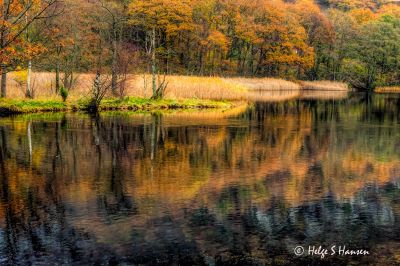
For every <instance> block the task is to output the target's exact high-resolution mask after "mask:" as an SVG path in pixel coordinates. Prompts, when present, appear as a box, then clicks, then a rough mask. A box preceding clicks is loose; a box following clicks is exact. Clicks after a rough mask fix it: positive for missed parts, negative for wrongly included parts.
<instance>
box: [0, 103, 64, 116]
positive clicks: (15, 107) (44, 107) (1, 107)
mask: <svg viewBox="0 0 400 266" xmlns="http://www.w3.org/2000/svg"><path fill="white" fill-rule="evenodd" d="M67 109H68V107H67V105H66V104H65V103H63V102H62V101H57V100H18V99H0V114H7V113H34V112H49V111H65V110H67Z"/></svg>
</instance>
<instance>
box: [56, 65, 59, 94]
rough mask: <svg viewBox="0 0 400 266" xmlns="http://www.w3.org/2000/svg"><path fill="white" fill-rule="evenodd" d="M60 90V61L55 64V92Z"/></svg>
mask: <svg viewBox="0 0 400 266" xmlns="http://www.w3.org/2000/svg"><path fill="white" fill-rule="evenodd" d="M59 92H60V63H58V62H57V64H56V93H57V94H58V93H59Z"/></svg>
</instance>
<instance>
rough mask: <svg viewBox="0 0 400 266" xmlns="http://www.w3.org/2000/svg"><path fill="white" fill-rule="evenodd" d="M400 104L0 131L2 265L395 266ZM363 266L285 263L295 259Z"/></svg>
mask: <svg viewBox="0 0 400 266" xmlns="http://www.w3.org/2000/svg"><path fill="white" fill-rule="evenodd" d="M399 122H400V98H398V97H395V96H379V97H378V96H373V97H364V96H362V95H353V96H351V97H349V98H347V99H339V100H327V99H325V100H313V99H302V100H290V101H286V102H281V103H258V104H256V105H255V106H254V107H251V108H247V107H242V108H237V109H235V110H230V111H226V112H221V111H219V112H217V111H207V112H190V113H174V114H163V115H148V114H132V113H131V114H129V113H124V114H116V113H104V114H102V115H100V116H99V117H90V116H88V115H85V114H45V115H28V116H16V117H7V118H1V119H0V188H1V189H0V264H2V265H3V264H53V265H54V264H82V265H83V264H95V263H98V264H103V265H107V264H109V265H115V264H119V263H120V264H124V265H131V264H150V265H155V264H164V265H171V264H175V265H296V264H297V265H301V264H304V265H306V264H309V265H312V264H313V265H318V264H324V263H325V264H337V265H346V264H348V263H350V262H352V263H354V264H356V265H357V264H359V265H367V264H376V265H395V264H399V263H400V182H399V181H400V124H399ZM320 245H321V246H323V247H325V248H328V249H329V254H331V251H330V248H331V247H332V246H333V245H336V246H337V247H339V246H346V248H347V249H364V250H367V251H369V252H370V255H366V256H338V255H334V256H330V255H327V256H326V257H325V258H324V259H320V256H311V255H305V256H300V257H297V256H296V255H295V254H294V252H293V250H294V248H295V247H296V246H303V247H304V248H305V249H306V253H307V252H308V247H309V246H316V247H318V246H320Z"/></svg>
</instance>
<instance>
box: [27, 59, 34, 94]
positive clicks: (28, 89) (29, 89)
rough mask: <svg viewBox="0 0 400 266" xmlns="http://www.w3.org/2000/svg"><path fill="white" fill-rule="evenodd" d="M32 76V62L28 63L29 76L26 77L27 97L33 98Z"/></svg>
mask: <svg viewBox="0 0 400 266" xmlns="http://www.w3.org/2000/svg"><path fill="white" fill-rule="evenodd" d="M31 74H32V61H31V60H29V62H28V76H27V77H26V97H27V98H33V95H32V90H31Z"/></svg>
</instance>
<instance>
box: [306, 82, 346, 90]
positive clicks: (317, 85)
mask: <svg viewBox="0 0 400 266" xmlns="http://www.w3.org/2000/svg"><path fill="white" fill-rule="evenodd" d="M300 85H301V86H302V89H304V90H322V91H349V86H348V85H347V84H346V83H343V82H334V81H301V82H300Z"/></svg>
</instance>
